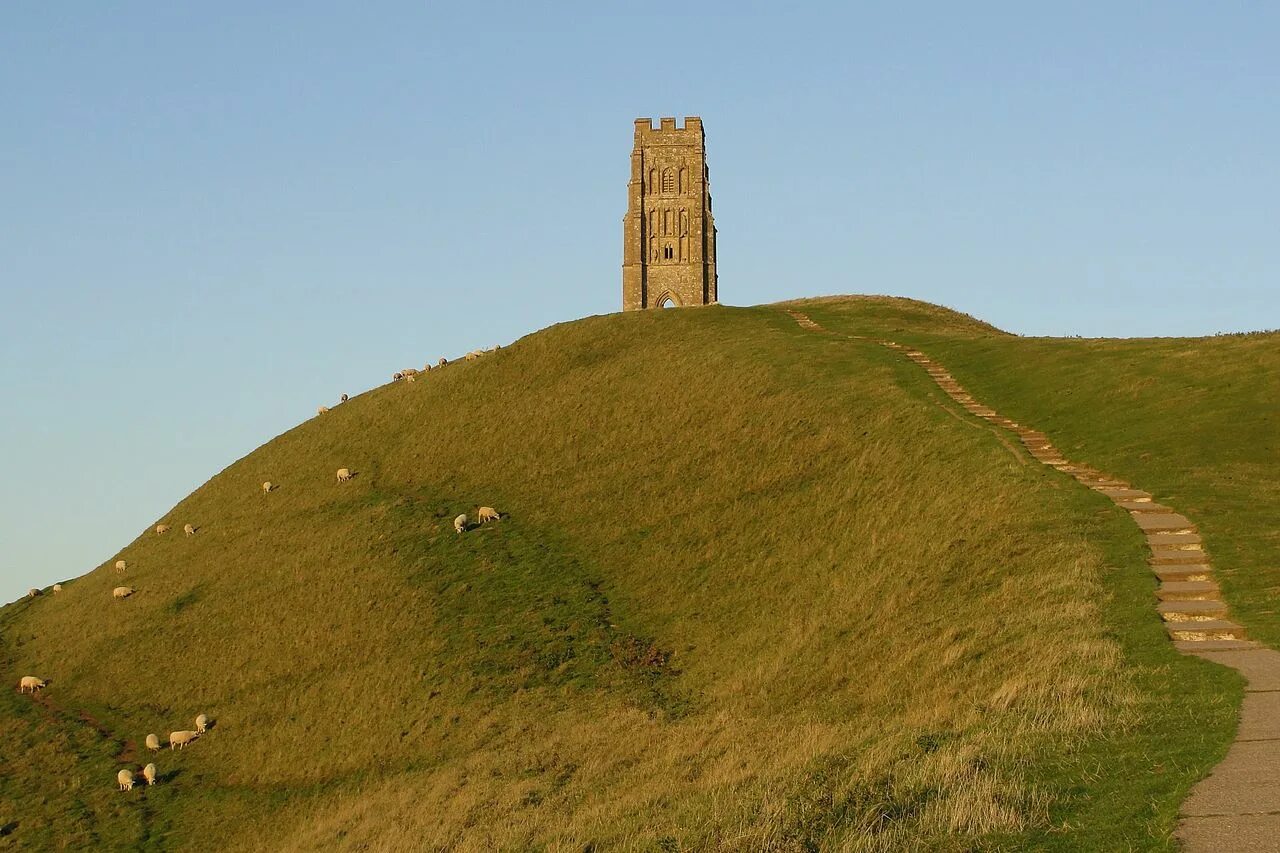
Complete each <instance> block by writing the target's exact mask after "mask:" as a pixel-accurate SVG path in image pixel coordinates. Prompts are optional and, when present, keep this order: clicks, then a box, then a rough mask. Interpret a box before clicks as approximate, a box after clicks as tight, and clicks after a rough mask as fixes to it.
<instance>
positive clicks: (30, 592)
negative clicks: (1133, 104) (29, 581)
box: [27, 586, 40, 598]
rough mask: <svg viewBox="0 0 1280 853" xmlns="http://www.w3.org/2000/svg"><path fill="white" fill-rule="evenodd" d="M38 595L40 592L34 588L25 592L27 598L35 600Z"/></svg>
mask: <svg viewBox="0 0 1280 853" xmlns="http://www.w3.org/2000/svg"><path fill="white" fill-rule="evenodd" d="M39 594H40V590H38V589H36V588H35V587H34V586H33V587H31V589H29V590H27V598H35V597H36V596H37V595H39Z"/></svg>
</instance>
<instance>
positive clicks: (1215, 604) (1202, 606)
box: [1156, 599, 1227, 622]
mask: <svg viewBox="0 0 1280 853" xmlns="http://www.w3.org/2000/svg"><path fill="white" fill-rule="evenodd" d="M1156 612H1157V613H1159V614H1160V618H1161V619H1163V620H1164V621H1166V622H1199V621H1202V620H1207V619H1221V618H1222V617H1223V616H1226V615H1227V605H1225V604H1223V603H1222V602H1221V601H1219V600H1217V599H1209V600H1205V601H1162V602H1160V603H1159V604H1157V605H1156Z"/></svg>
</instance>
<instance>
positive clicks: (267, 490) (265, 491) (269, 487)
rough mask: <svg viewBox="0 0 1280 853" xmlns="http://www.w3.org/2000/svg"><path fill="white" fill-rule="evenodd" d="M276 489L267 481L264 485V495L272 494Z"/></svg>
mask: <svg viewBox="0 0 1280 853" xmlns="http://www.w3.org/2000/svg"><path fill="white" fill-rule="evenodd" d="M274 488H275V486H273V485H271V481H270V480H267V481H266V482H265V483H263V484H262V493H263V494H264V495H265V494H266V493H267V492H270V491H271V490H272V489H274Z"/></svg>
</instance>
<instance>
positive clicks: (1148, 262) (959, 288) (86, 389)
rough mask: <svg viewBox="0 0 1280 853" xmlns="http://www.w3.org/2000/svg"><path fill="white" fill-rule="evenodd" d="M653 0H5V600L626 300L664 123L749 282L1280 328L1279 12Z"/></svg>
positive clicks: (1118, 330) (1154, 326) (1046, 324)
mask: <svg viewBox="0 0 1280 853" xmlns="http://www.w3.org/2000/svg"><path fill="white" fill-rule="evenodd" d="M641 5H643V4H612V3H606V2H592V3H578V4H571V3H554V4H553V3H545V4H535V3H511V4H509V5H488V4H482V3H467V4H456V5H452V4H451V5H444V4H423V3H413V4H409V3H404V4H394V3H358V4H353V3H342V4H338V3H305V4H304V3H256V2H255V3H247V2H220V3H205V4H186V3H160V2H155V3H146V4H144V3H127V2H126V3H110V4H105V3H90V2H78V3H76V2H71V3H10V4H7V5H6V8H5V9H4V12H3V20H2V21H0V411H2V412H3V417H0V447H2V448H3V451H4V453H3V467H4V476H3V486H0V600H8V599H11V598H14V597H16V596H18V595H19V594H21V593H22V592H24V591H25V590H26V588H27V587H28V586H30V585H33V584H38V585H44V584H48V583H51V582H53V581H55V580H60V579H64V578H68V577H73V576H76V575H79V574H81V573H83V572H85V571H86V570H88V569H90V568H92V567H93V566H94V565H96V564H97V563H99V562H100V561H102V560H104V559H106V558H107V557H109V556H110V555H111V554H112V553H113V552H114V551H115V550H116V549H117V548H119V547H120V546H122V545H123V544H125V543H126V542H127V541H129V540H130V539H131V538H132V537H133V536H134V535H135V534H136V533H137V531H139V530H141V529H142V528H144V527H146V526H147V525H149V524H150V523H151V522H153V520H154V519H155V518H156V517H158V516H159V515H161V514H162V513H163V512H164V511H165V510H167V509H168V508H169V507H170V506H172V505H173V504H174V503H175V502H176V501H177V500H179V499H180V498H182V497H183V496H184V495H185V494H187V493H188V492H190V491H191V490H192V489H193V488H195V487H196V486H198V485H199V484H200V483H202V482H204V481H205V480H206V479H207V478H208V477H210V476H211V475H213V474H214V473H216V472H217V471H218V470H220V469H222V468H223V467H224V466H226V465H227V464H229V463H230V462H232V461H233V460H235V459H236V458H238V457H240V456H242V455H244V454H245V453H247V452H248V451H250V450H252V449H253V448H254V447H256V446H257V445H259V444H261V443H262V442H263V441H265V440H267V439H269V438H270V437H272V436H274V435H276V434H278V433H280V432H281V431H283V430H285V429H287V428H289V427H291V426H292V425H294V424H296V423H297V422H299V421H300V420H302V419H305V418H306V417H308V416H309V415H310V414H311V413H312V412H313V411H314V409H315V407H316V405H317V404H319V403H322V402H331V401H333V400H334V399H335V398H337V396H338V395H339V394H340V393H341V392H343V391H347V392H350V393H353V394H354V393H356V392H358V391H361V390H364V389H367V388H368V387H370V386H372V385H375V384H377V383H380V382H383V381H385V380H386V379H387V378H388V377H389V375H390V374H391V372H392V371H393V370H395V369H397V368H399V367H401V366H405V365H419V366H420V365H421V364H422V363H423V362H424V361H426V360H427V359H428V358H432V359H434V358H436V357H438V356H440V355H447V356H453V355H456V354H458V353H461V352H464V351H466V350H468V349H471V348H474V347H477V346H489V345H491V344H493V343H497V342H507V341H510V340H512V339H514V338H515V337H518V336H519V335H521V334H524V333H526V332H529V331H532V330H535V329H537V328H540V327H543V326H545V325H547V324H550V323H553V322H556V321H559V320H566V319H571V318H575V317H581V316H584V315H588V314H596V313H602V312H608V311H614V310H617V308H618V306H619V301H620V272H619V264H620V251H621V249H620V239H621V217H622V214H623V211H624V209H625V204H626V181H627V177H628V168H629V163H628V154H629V152H630V146H631V127H632V125H631V122H632V119H634V118H635V117H637V116H653V117H655V118H656V117H659V116H664V115H673V116H684V115H701V116H702V117H703V119H704V121H705V123H706V129H707V143H708V161H709V166H710V171H711V179H712V191H713V194H714V196H715V203H716V224H717V225H718V226H719V229H720V239H719V261H720V294H721V297H722V299H723V301H725V302H727V303H730V304H741V305H745V304H754V303H760V302H767V301H774V300H779V299H783V298H787V297H794V296H804V295H817V294H826V293H857V292H861V293H891V294H900V295H906V296H913V297H917V298H920V299H927V300H932V301H936V302H941V303H944V304H946V305H950V306H953V307H956V308H959V309H962V310H964V311H968V312H970V313H973V314H975V315H977V316H979V317H981V318H983V319H986V320H989V321H991V322H993V323H995V324H997V325H999V326H1001V327H1003V328H1005V329H1008V330H1011V331H1016V332H1021V333H1024V334H1084V335H1114V336H1129V335H1153V334H1205V333H1213V332H1216V331H1224V330H1246V329H1256V328H1268V327H1270V328H1274V327H1278V326H1280V236H1278V232H1277V222H1278V221H1280V215H1278V214H1280V170H1278V168H1277V164H1278V162H1280V160H1278V159H1277V157H1278V154H1277V152H1280V58H1278V57H1280V51H1277V49H1276V45H1277V44H1280V6H1276V5H1274V4H1261V3H1255V4H1243V3H1230V4H1208V3H1188V2H1181V3H1180V2H1164V3H1144V4H1137V3H1127V4H1118V3H1114V2H1107V3H1078V4H1043V3H1034V4H1028V3H1007V4H1000V5H992V4H982V3H979V4H954V3H937V4H932V3H916V4H907V3H893V4H889V3H884V4H877V6H876V7H872V6H869V5H864V4H846V3H832V4H814V5H811V6H801V7H799V8H795V9H791V8H784V6H783V4H769V5H768V6H758V5H755V4H745V3H737V2H735V3H714V2H704V3H689V4H683V3H676V4H668V5H665V6H664V5H659V6H656V7H651V8H653V9H655V10H656V11H645V12H644V13H639V12H637V11H636V10H637V9H638V7H640V6H641ZM962 5H963V6H964V7H965V8H963V9H961V8H959V7H960V6H962ZM196 7H200V8H196ZM1037 7H1038V8H1037ZM646 8H649V7H646Z"/></svg>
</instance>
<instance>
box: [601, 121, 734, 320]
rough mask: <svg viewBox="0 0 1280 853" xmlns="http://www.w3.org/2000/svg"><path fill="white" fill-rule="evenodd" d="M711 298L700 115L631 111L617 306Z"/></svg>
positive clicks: (712, 230)
mask: <svg viewBox="0 0 1280 853" xmlns="http://www.w3.org/2000/svg"><path fill="white" fill-rule="evenodd" d="M715 301H716V226H715V222H714V221H713V220H712V218H711V191H710V188H709V185H708V181H707V155H706V148H705V145H704V136H703V133H702V119H700V118H697V117H696V116H687V117H686V118H685V120H684V127H683V128H678V127H676V120H675V119H674V118H664V119H662V120H661V122H660V125H659V127H658V129H657V130H654V127H653V119H647V118H638V119H636V136H635V147H634V148H632V149H631V182H630V183H629V184H628V185H627V215H626V216H625V217H624V218H623V220H622V310H623V311H634V310H636V309H638V308H663V307H666V306H667V305H709V304H711V303H713V302H715Z"/></svg>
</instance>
